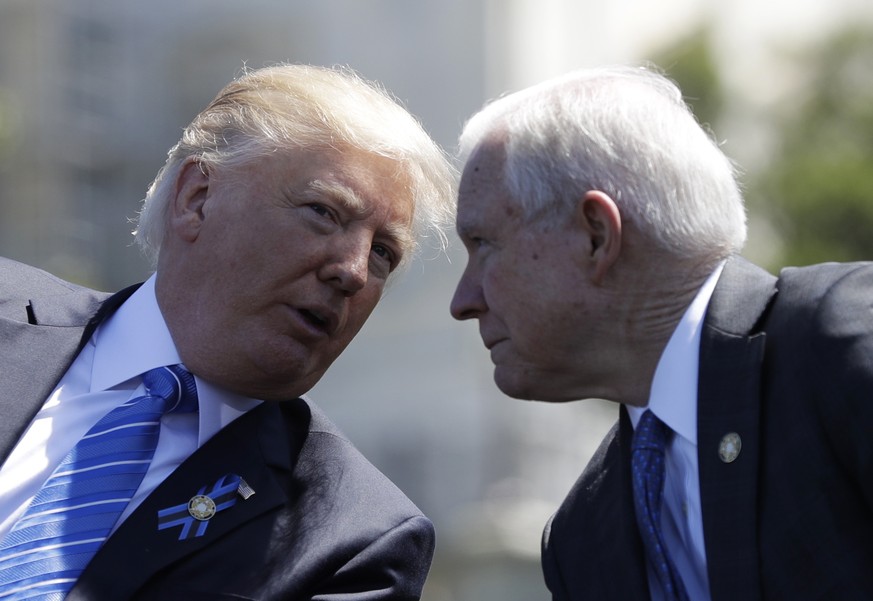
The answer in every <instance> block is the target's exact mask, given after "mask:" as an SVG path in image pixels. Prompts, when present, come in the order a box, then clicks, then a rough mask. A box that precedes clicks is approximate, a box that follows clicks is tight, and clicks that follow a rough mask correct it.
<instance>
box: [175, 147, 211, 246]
mask: <svg viewBox="0 0 873 601" xmlns="http://www.w3.org/2000/svg"><path fill="white" fill-rule="evenodd" d="M175 191H176V192H175V195H174V196H173V198H172V199H171V203H170V229H171V230H172V231H174V232H176V234H178V235H179V237H181V238H182V239H183V240H186V241H187V242H193V241H194V240H196V239H197V236H198V234H199V232H200V226H201V224H202V223H203V206H204V204H206V198H207V193H208V191H209V172H208V170H207V169H206V166H205V165H203V163H201V162H200V160H198V159H197V158H196V157H188V158H187V159H185V162H184V163H183V164H182V168H181V169H180V170H179V175H178V177H177V178H176V187H175Z"/></svg>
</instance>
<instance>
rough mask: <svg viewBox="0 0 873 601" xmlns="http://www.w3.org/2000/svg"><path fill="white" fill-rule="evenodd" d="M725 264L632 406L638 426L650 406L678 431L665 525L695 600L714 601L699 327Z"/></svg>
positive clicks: (656, 592) (659, 594) (655, 591)
mask: <svg viewBox="0 0 873 601" xmlns="http://www.w3.org/2000/svg"><path fill="white" fill-rule="evenodd" d="M723 268H724V263H722V264H720V265H719V266H718V267H717V268H716V270H715V271H714V272H713V273H712V274H711V275H710V276H709V278H708V279H707V280H706V282H704V284H703V286H701V288H700V290H699V291H698V292H697V295H696V296H695V297H694V300H693V301H692V302H691V304H690V305H689V306H688V309H687V310H686V311H685V314H684V315H683V316H682V320H681V321H680V322H679V325H678V326H676V329H675V330H674V331H673V335H672V336H671V337H670V341H669V342H668V343H667V346H666V347H665V348H664V352H663V353H662V355H661V358H660V360H659V361H658V367H657V368H656V369H655V377H654V379H653V380H652V389H651V392H650V394H649V402H648V405H647V406H646V407H632V406H630V405H628V406H627V410H628V413H629V415H630V418H631V422H632V423H633V426H634V428H636V427H637V423H639V420H640V416H642V414H643V412H644V411H645V410H646V409H650V410H651V411H652V413H654V414H655V415H656V416H657V417H658V418H659V419H660V420H661V421H662V422H664V424H666V425H667V426H668V427H669V428H670V429H671V430H672V431H673V432H674V433H675V435H674V436H673V437H672V438H671V440H670V444H669V445H668V447H667V452H666V457H665V466H666V467H665V481H664V500H663V505H662V510H661V528H662V529H663V532H664V543H665V545H666V546H667V550H668V551H669V553H670V556H671V557H672V558H673V563H675V564H676V569H677V570H678V571H679V574H680V576H681V577H682V582H683V583H684V584H685V589H686V591H687V592H688V597H689V599H693V600H694V601H709V600H710V598H711V597H710V594H709V578H708V576H707V573H706V548H705V547H704V542H703V517H702V513H701V508H700V475H699V472H698V465H697V378H698V366H699V363H700V331H701V327H702V325H703V318H704V316H705V315H706V307H707V306H708V305H709V300H710V298H711V297H712V291H713V290H714V289H715V284H716V282H718V278H719V277H720V276H721V271H722V269H723ZM648 574H649V590H650V591H651V594H652V601H662V600H663V598H664V593H663V591H662V590H661V587H660V585H659V584H658V581H657V579H656V577H655V573H654V570H653V569H652V567H651V566H648Z"/></svg>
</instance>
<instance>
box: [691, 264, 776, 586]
mask: <svg viewBox="0 0 873 601" xmlns="http://www.w3.org/2000/svg"><path fill="white" fill-rule="evenodd" d="M775 281H776V278H774V277H773V276H772V275H770V274H768V273H766V272H764V271H763V270H761V269H759V268H757V267H755V266H753V265H751V264H750V263H747V262H746V261H744V260H742V259H739V258H734V259H731V260H730V261H728V263H727V265H726V266H725V269H724V272H723V273H722V276H721V278H720V280H719V283H718V285H717V287H716V289H715V292H714V293H713V297H712V300H711V301H710V305H709V308H708V309H707V315H706V320H705V322H704V330H703V334H702V337H701V348H700V375H699V385H698V417H697V419H698V460H699V471H700V496H701V505H702V510H703V531H704V541H705V545H706V559H707V566H708V573H709V585H710V590H711V591H712V598H713V601H719V600H720V599H725V600H726V599H748V600H754V599H758V598H760V573H759V570H760V562H759V558H758V552H757V549H758V541H757V510H756V507H757V493H758V489H757V481H758V465H759V453H760V444H759V419H760V413H761V407H760V377H761V363H762V360H763V355H764V342H765V336H764V334H763V333H762V332H756V331H755V326H756V324H757V323H758V322H759V321H760V319H761V317H762V316H763V314H764V313H765V311H766V308H767V307H768V305H769V302H770V300H771V298H772V297H773V295H774V294H775ZM732 433H734V434H738V435H739V437H740V440H741V444H742V447H741V449H740V453H739V455H737V456H736V458H735V459H734V460H733V461H730V462H728V461H725V460H724V459H723V458H722V457H721V456H720V453H719V449H720V445H721V444H722V440H723V439H724V437H725V436H726V435H729V434H732Z"/></svg>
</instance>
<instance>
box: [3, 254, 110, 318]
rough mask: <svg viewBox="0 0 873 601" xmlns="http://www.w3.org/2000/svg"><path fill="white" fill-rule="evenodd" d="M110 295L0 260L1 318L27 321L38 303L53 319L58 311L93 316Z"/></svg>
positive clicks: (34, 268)
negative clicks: (30, 310) (29, 308)
mask: <svg viewBox="0 0 873 601" xmlns="http://www.w3.org/2000/svg"><path fill="white" fill-rule="evenodd" d="M107 296H108V295H107V294H106V293H103V292H98V291H96V290H91V289H89V288H86V287H84V286H80V285H78V284H73V283H71V282H67V281H65V280H62V279H61V278H59V277H57V276H54V275H52V274H50V273H48V272H47V271H43V270H42V269H38V268H36V267H32V266H30V265H25V264H24V263H19V262H17V261H13V260H11V259H7V258H4V257H0V315H3V316H5V317H8V318H10V319H13V320H16V321H27V320H28V317H29V316H28V314H27V310H28V309H27V307H28V306H29V305H31V304H38V305H40V306H41V307H44V308H45V309H46V313H45V315H46V316H48V317H50V318H53V316H54V314H55V313H56V312H57V311H56V309H59V308H60V309H62V310H61V313H62V314H63V315H66V314H67V313H69V312H70V311H79V310H80V309H81V312H82V313H84V314H88V315H90V314H91V313H93V311H95V310H96V308H97V306H98V305H99V304H100V302H102V301H103V300H105V299H106V297H107Z"/></svg>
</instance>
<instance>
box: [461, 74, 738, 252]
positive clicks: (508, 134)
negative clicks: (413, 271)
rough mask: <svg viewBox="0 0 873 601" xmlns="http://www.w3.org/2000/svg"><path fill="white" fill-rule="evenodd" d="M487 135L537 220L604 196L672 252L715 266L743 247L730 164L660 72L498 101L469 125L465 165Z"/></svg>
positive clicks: (573, 83) (516, 195) (571, 82)
mask: <svg viewBox="0 0 873 601" xmlns="http://www.w3.org/2000/svg"><path fill="white" fill-rule="evenodd" d="M490 136H494V139H495V140H503V144H504V149H505V151H506V163H505V168H504V173H503V177H504V182H505V184H506V187H507V190H508V192H509V193H510V194H511V195H512V197H513V199H514V200H515V201H516V202H518V203H519V204H520V205H521V207H522V208H523V209H524V210H525V213H526V215H527V216H528V217H529V218H530V219H533V218H535V217H536V216H539V215H546V216H549V215H552V216H554V215H558V214H561V213H562V212H563V211H565V210H567V209H568V208H569V207H571V206H573V203H574V202H575V201H576V200H578V199H579V198H580V197H581V195H583V194H584V193H585V192H587V191H589V190H600V191H602V192H604V193H606V194H608V195H609V196H610V197H612V198H613V200H614V201H615V202H616V204H617V205H618V207H619V211H620V212H621V215H622V218H623V219H625V220H630V222H632V223H634V224H636V225H637V227H638V228H639V229H640V230H641V231H642V232H643V234H644V235H646V236H647V237H648V238H650V239H651V240H653V241H654V242H655V243H656V244H658V245H659V246H661V247H662V248H664V249H665V250H667V251H670V252H674V253H676V254H678V255H681V256H685V257H694V258H702V259H704V260H717V259H721V258H724V257H726V256H728V255H730V254H734V253H737V252H739V251H740V249H741V248H742V246H743V245H744V244H745V240H746V213H745V208H744V204H743V198H742V193H741V191H740V188H739V184H738V182H737V177H736V170H735V167H734V165H733V163H732V162H731V160H730V159H729V158H728V157H727V156H725V154H724V153H723V152H722V151H721V149H720V148H719V145H718V144H717V143H716V142H715V141H714V140H713V138H712V137H711V136H710V134H709V132H708V131H707V130H705V129H704V128H703V127H701V126H700V124H699V123H698V122H697V120H696V119H695V117H694V115H693V113H692V112H691V110H690V108H689V107H688V105H687V104H686V103H685V101H684V100H683V98H682V93H681V91H680V90H679V88H678V87H677V86H676V85H675V84H674V83H673V82H672V81H670V80H669V79H667V78H666V77H664V76H663V75H661V74H659V73H657V72H655V71H654V70H651V69H647V68H640V67H630V66H618V67H603V68H597V69H588V70H580V71H574V72H571V73H569V74H567V75H564V76H562V77H559V78H556V79H552V80H549V81H546V82H544V83H541V84H539V85H536V86H533V87H531V88H527V89H525V90H522V91H520V92H516V93H514V94H510V95H507V96H504V97H502V98H499V99H497V100H495V101H494V102H492V103H489V104H487V105H486V106H485V107H484V108H483V109H482V110H481V111H480V112H479V113H477V114H476V115H474V116H473V117H472V118H471V119H470V120H469V121H468V122H467V124H466V125H465V127H464V131H463V132H462V134H461V138H460V142H459V145H460V149H459V154H460V158H461V160H466V159H468V158H469V157H470V155H471V154H472V153H473V152H474V151H475V150H476V149H477V147H479V145H480V144H481V143H482V142H483V141H484V140H485V139H487V138H489V137H490Z"/></svg>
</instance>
